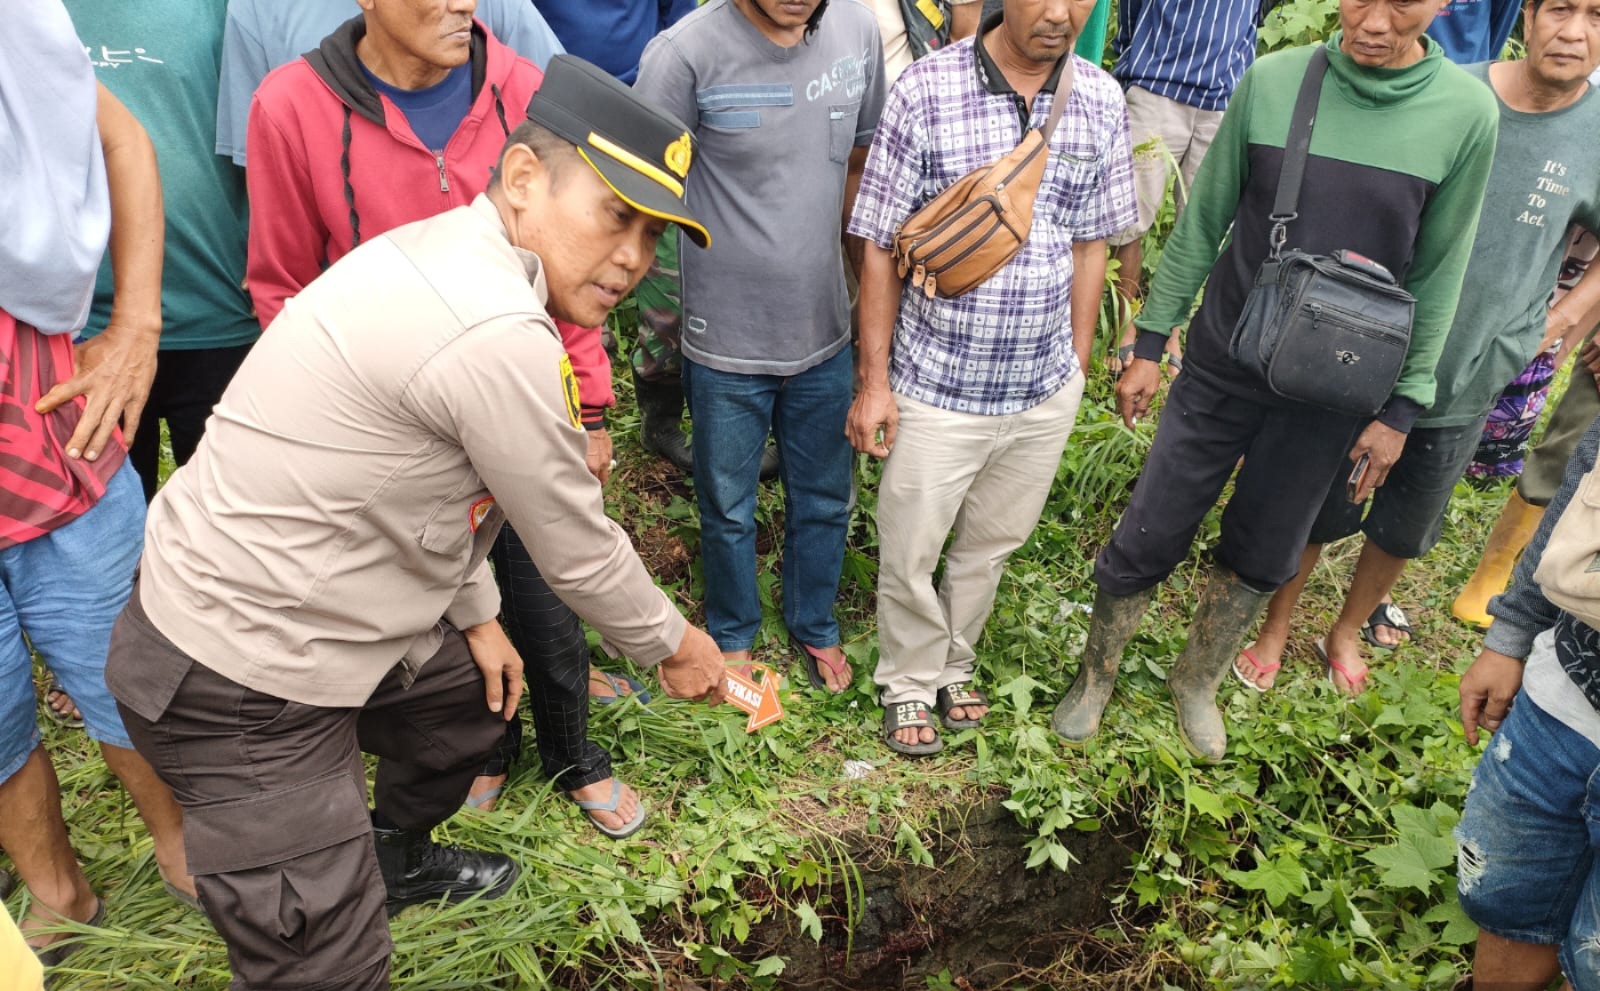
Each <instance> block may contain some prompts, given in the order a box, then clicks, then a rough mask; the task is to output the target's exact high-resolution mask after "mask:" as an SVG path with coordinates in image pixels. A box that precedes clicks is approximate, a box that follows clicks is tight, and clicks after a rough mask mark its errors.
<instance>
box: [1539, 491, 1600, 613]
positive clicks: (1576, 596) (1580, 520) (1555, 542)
mask: <svg viewBox="0 0 1600 991" xmlns="http://www.w3.org/2000/svg"><path fill="white" fill-rule="evenodd" d="M1533 580H1534V581H1536V582H1538V583H1539V587H1540V588H1542V589H1544V597H1545V598H1547V599H1549V600H1550V601H1551V603H1553V604H1554V605H1556V606H1559V607H1560V608H1561V609H1562V611H1564V612H1567V613H1570V614H1571V615H1573V616H1576V617H1577V618H1578V619H1579V620H1581V621H1582V622H1583V623H1584V624H1585V625H1587V626H1589V627H1591V628H1594V629H1597V630H1600V466H1597V467H1595V468H1593V469H1591V470H1590V472H1589V474H1587V475H1585V476H1584V477H1583V481H1582V482H1581V483H1579V485H1578V491H1576V492H1574V493H1573V494H1572V499H1571V501H1569V502H1568V503H1567V508H1566V510H1565V511H1563V512H1562V514H1561V518H1560V519H1559V520H1557V521H1556V525H1555V529H1553V530H1551V531H1550V541H1549V543H1547V544H1546V545H1545V548H1544V557H1542V558H1540V559H1539V570H1538V571H1535V572H1534V573H1533Z"/></svg>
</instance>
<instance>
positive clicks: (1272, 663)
mask: <svg viewBox="0 0 1600 991" xmlns="http://www.w3.org/2000/svg"><path fill="white" fill-rule="evenodd" d="M1288 647H1289V644H1288V641H1287V640H1285V639H1284V638H1283V637H1282V636H1277V635H1274V634H1273V633H1272V631H1271V630H1268V629H1265V628H1263V629H1262V631H1261V635H1260V636H1259V637H1258V638H1257V639H1256V641H1255V643H1252V644H1249V645H1247V646H1246V647H1245V648H1244V649H1243V650H1241V651H1239V656H1237V657H1235V658H1234V659H1233V670H1234V671H1235V672H1237V673H1238V675H1239V677H1241V678H1243V679H1244V680H1245V681H1248V682H1249V683H1250V684H1252V685H1254V686H1256V687H1257V688H1258V689H1260V690H1261V691H1263V692H1265V691H1267V690H1269V689H1271V688H1272V686H1273V685H1274V684H1276V683H1277V681H1278V669H1279V668H1281V667H1282V666H1283V652H1284V651H1285V650H1287V649H1288Z"/></svg>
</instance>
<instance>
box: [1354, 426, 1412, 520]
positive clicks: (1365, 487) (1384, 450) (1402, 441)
mask: <svg viewBox="0 0 1600 991" xmlns="http://www.w3.org/2000/svg"><path fill="white" fill-rule="evenodd" d="M1405 448H1406V435H1405V434H1403V433H1401V432H1400V431H1398V430H1396V429H1395V428H1393V427H1386V426H1384V425H1383V424H1381V423H1379V422H1378V421H1376V420H1374V421H1372V422H1371V423H1369V424H1367V429H1365V430H1363V431H1361V436H1360V437H1357V438H1356V446H1355V447H1352V448H1351V449H1350V463H1351V464H1354V463H1355V462H1357V461H1360V460H1361V456H1362V455H1363V454H1365V455H1366V456H1367V470H1366V472H1365V473H1364V474H1363V475H1362V476H1361V482H1360V483H1359V484H1358V485H1357V486H1356V491H1355V497H1354V498H1352V499H1351V500H1350V501H1351V502H1354V503H1363V502H1366V501H1367V497H1368V496H1370V495H1372V493H1373V490H1374V489H1376V488H1378V486H1380V485H1382V484H1383V482H1384V479H1386V478H1388V477H1389V469H1390V468H1392V467H1394V463H1395V462H1396V461H1399V460H1400V452H1401V451H1403V450H1405Z"/></svg>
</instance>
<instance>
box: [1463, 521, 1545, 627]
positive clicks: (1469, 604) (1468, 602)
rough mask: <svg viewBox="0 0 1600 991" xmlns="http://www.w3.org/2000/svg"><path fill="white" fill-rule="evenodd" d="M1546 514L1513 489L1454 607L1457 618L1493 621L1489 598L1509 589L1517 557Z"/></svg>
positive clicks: (1480, 623) (1482, 623) (1483, 624)
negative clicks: (1490, 613)
mask: <svg viewBox="0 0 1600 991" xmlns="http://www.w3.org/2000/svg"><path fill="white" fill-rule="evenodd" d="M1543 516H1544V510H1543V509H1541V508H1540V507H1538V506H1535V505H1533V504H1532V503H1530V502H1527V501H1525V500H1524V499H1523V498H1522V496H1520V495H1518V494H1517V493H1516V492H1515V491H1513V492H1512V493H1511V498H1510V499H1509V500H1507V502H1506V508H1505V509H1503V510H1501V511H1500V519H1499V520H1497V521H1496V522H1495V525H1494V529H1493V530H1491V531H1490V532H1489V543H1488V544H1487V545H1485V546H1484V548H1483V557H1482V558H1481V559H1480V560H1479V561H1478V568H1477V570H1476V571H1474V572H1473V573H1472V577H1471V578H1469V579H1468V580H1467V587H1466V588H1463V589H1462V590H1461V594H1460V595H1458V596H1456V601H1455V603H1454V604H1453V605H1451V607H1450V612H1451V613H1452V614H1453V615H1454V616H1455V618H1456V619H1459V620H1461V621H1462V622H1463V623H1471V624H1472V625H1473V626H1478V627H1486V626H1488V625H1489V623H1490V621H1491V620H1493V619H1494V617H1493V616H1490V615H1489V600H1490V599H1492V598H1494V597H1495V596H1497V595H1499V594H1500V593H1501V592H1504V591H1505V590H1506V585H1507V584H1509V583H1510V581H1511V571H1512V569H1513V568H1515V567H1516V566H1517V558H1518V556H1520V555H1521V554H1522V549H1523V548H1524V547H1526V546H1528V541H1530V540H1532V539H1533V532H1534V531H1535V530H1537V529H1539V520H1540V519H1541V518H1543Z"/></svg>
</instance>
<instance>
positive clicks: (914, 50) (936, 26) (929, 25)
mask: <svg viewBox="0 0 1600 991" xmlns="http://www.w3.org/2000/svg"><path fill="white" fill-rule="evenodd" d="M869 6H870V5H869ZM900 16H901V18H902V19H903V20H904V21H905V24H906V42H907V43H908V44H910V46H911V58H912V59H913V60H916V59H919V58H922V56H924V55H926V54H928V53H929V52H933V51H938V50H939V49H941V48H943V47H944V46H945V43H946V42H948V41H949V40H950V3H949V0H900Z"/></svg>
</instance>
